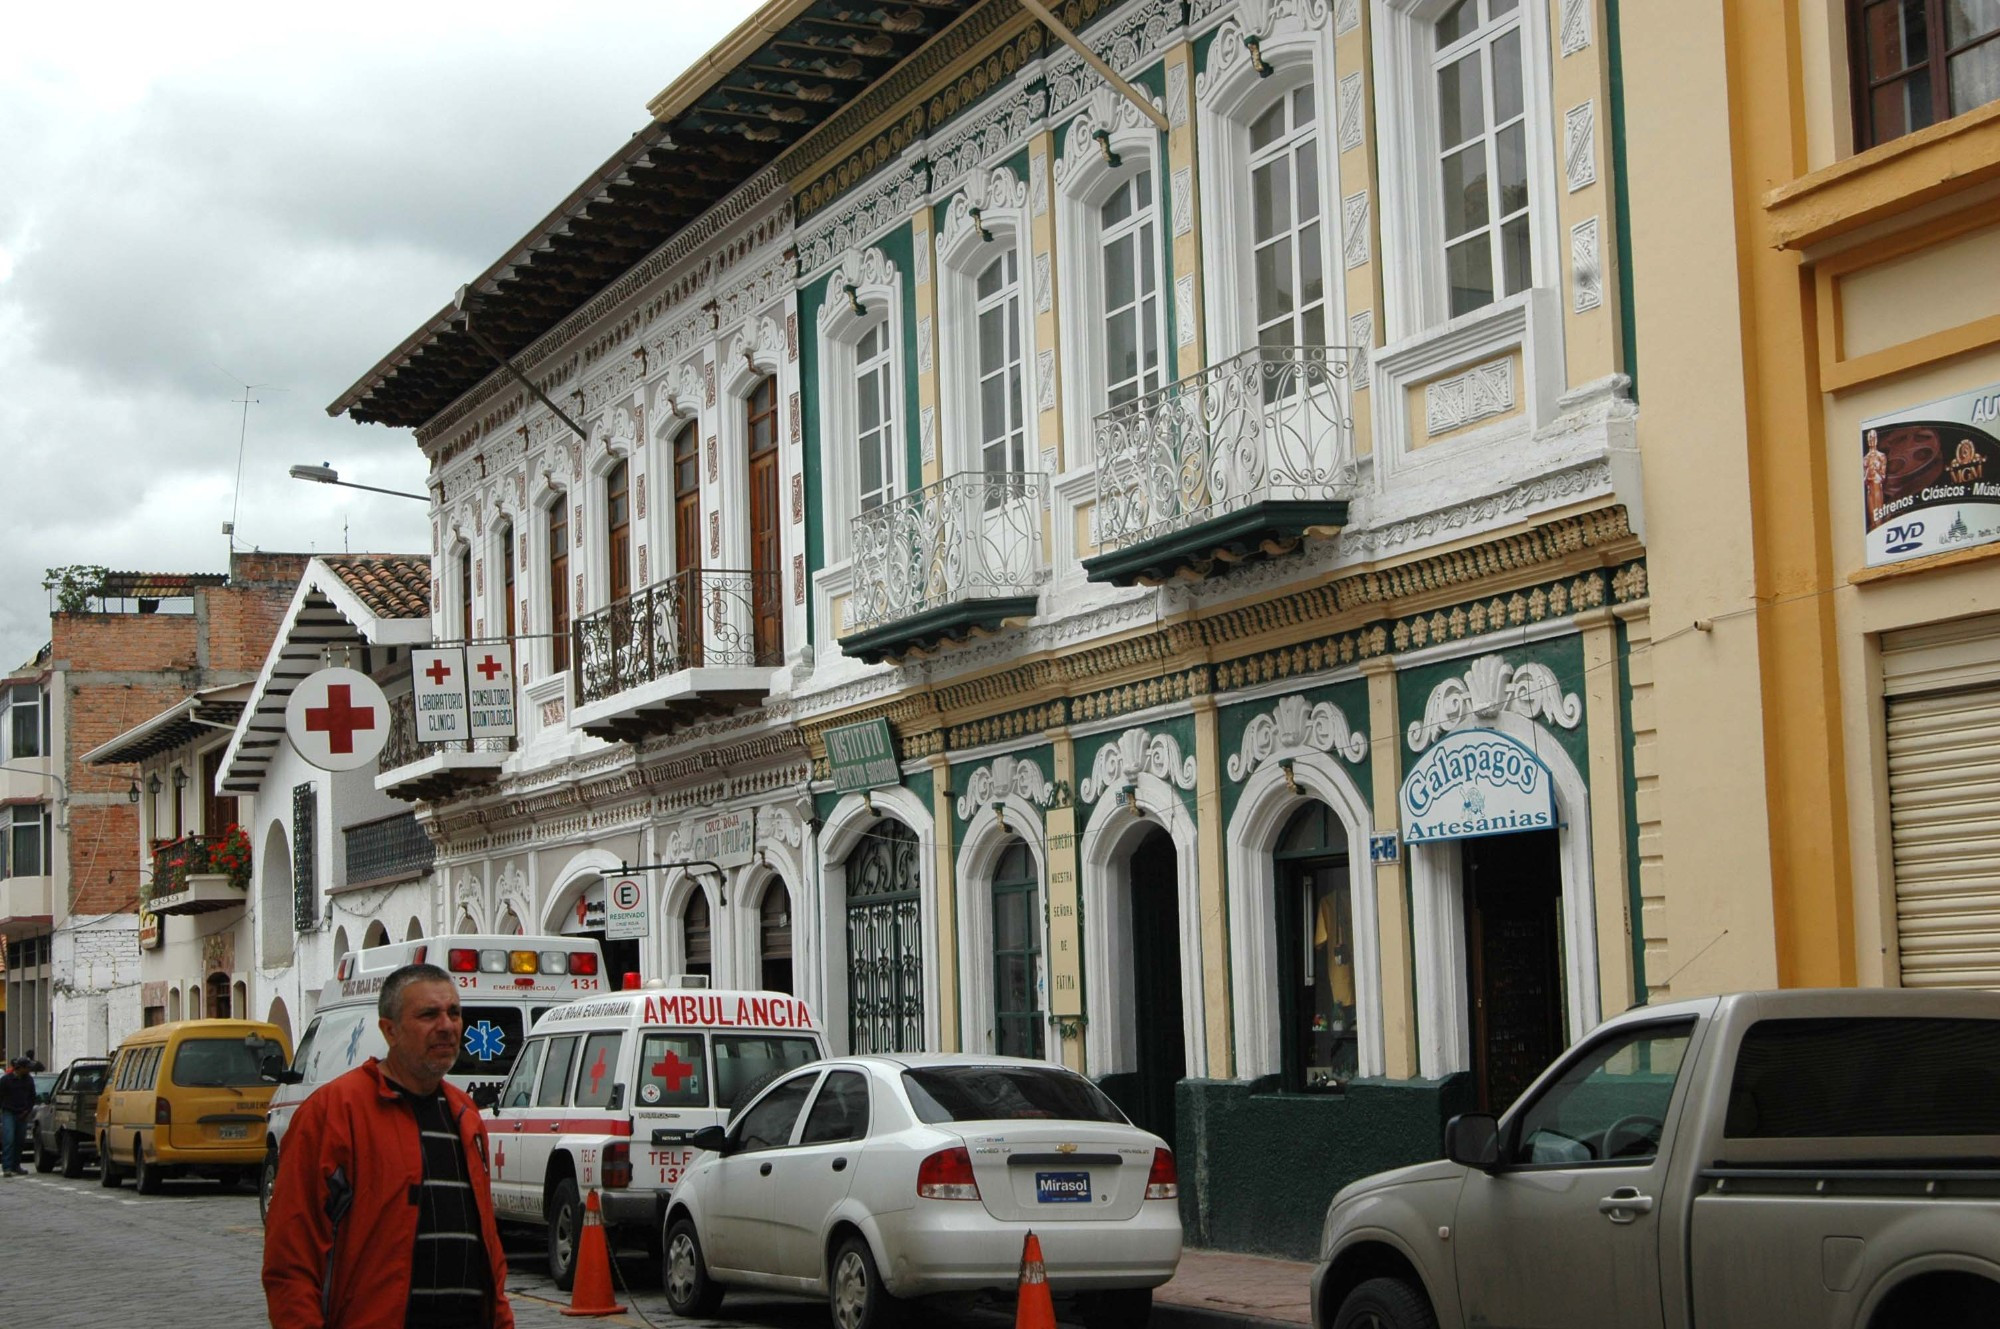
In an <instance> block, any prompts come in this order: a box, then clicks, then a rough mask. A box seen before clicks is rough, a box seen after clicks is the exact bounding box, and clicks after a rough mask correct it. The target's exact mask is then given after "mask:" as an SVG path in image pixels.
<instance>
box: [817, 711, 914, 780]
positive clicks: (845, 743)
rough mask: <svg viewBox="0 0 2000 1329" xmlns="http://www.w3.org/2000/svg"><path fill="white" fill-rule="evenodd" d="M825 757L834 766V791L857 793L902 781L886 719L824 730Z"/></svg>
mask: <svg viewBox="0 0 2000 1329" xmlns="http://www.w3.org/2000/svg"><path fill="white" fill-rule="evenodd" d="M826 759H827V763H828V765H830V766H832V768H833V788H834V792H836V793H841V794H858V793H860V792H861V791H862V790H864V789H881V788H883V787H885V786H887V785H894V784H901V783H902V782H903V772H902V769H901V768H900V767H898V766H897V765H896V741H895V739H893V738H891V737H890V735H889V722H888V721H887V720H863V721H862V722H861V723H859V724H846V725H841V726H840V727H839V728H837V729H829V730H827V731H826Z"/></svg>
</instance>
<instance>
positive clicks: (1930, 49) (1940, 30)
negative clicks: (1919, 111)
mask: <svg viewBox="0 0 2000 1329" xmlns="http://www.w3.org/2000/svg"><path fill="white" fill-rule="evenodd" d="M1880 3H1895V0H1847V81H1848V90H1849V104H1850V110H1851V112H1852V114H1853V117H1854V150H1855V151H1856V152H1866V151H1867V150H1868V149H1869V148H1874V147H1880V146H1881V145H1882V144H1884V143H1893V142H1895V141H1896V140H1897V139H1899V138H1906V137H1908V136H1909V135H1911V134H1914V133H1916V132H1917V131H1918V130H1920V129H1927V128H1929V127H1930V126H1929V125H1911V126H1910V127H1908V128H1907V129H1904V130H1902V131H1901V132H1899V133H1895V134H1891V135H1889V136H1887V137H1886V138H1885V137H1877V135H1876V132H1875V112H1874V99H1873V97H1872V95H1871V94H1873V93H1874V92H1875V90H1876V89H1878V88H1884V87H1888V86H1889V85H1891V84H1893V83H1898V82H1901V81H1903V80H1905V79H1908V78H1910V77H1912V76H1913V75H1914V74H1915V73H1917V72H1918V71H1919V70H1923V71H1927V72H1928V73H1929V74H1930V76H1931V119H1930V124H1932V125H1941V124H1943V123H1944V122H1945V121H1947V120H1950V119H1953V118H1955V117H1956V116H1958V115H1960V114H1962V112H1957V111H1954V110H1952V109H1951V61H1952V57H1953V56H1957V55H1963V54H1965V53H1966V52H1967V51H1970V50H1973V49H1974V48H1976V47H1980V46H1985V45H1988V44H1989V43H1993V42H2000V28H1996V29H1995V30H1994V31H1992V32H1986V33H1981V34H1980V35H1979V36H1977V37H1974V38H1973V39H1972V40H1971V41H1968V42H1965V43H1963V44H1962V45H1959V46H1956V47H1953V46H1945V47H1943V48H1942V49H1939V47H1938V43H1939V42H1940V41H1942V40H1945V32H1946V27H1945V6H1946V4H1947V3H1948V0H1924V28H1925V36H1926V46H1925V51H1924V58H1923V59H1922V60H1920V61H1918V62H1917V63H1915V64H1910V65H1905V66H1904V67H1903V68H1901V69H1899V70H1897V71H1896V72H1895V73H1893V74H1890V75H1887V76H1886V77H1883V78H1880V79H1876V78H1872V77H1871V76H1870V74H1869V71H1868V24H1867V15H1868V10H1869V8H1870V7H1871V6H1872V5H1875V4H1880ZM1983 104H1985V103H1982V105H1983Z"/></svg>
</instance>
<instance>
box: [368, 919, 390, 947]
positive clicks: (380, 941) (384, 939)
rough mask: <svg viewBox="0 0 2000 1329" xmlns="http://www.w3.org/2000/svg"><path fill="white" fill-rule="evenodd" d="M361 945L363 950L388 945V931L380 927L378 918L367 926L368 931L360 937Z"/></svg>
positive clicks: (380, 923) (380, 922) (380, 921)
mask: <svg viewBox="0 0 2000 1329" xmlns="http://www.w3.org/2000/svg"><path fill="white" fill-rule="evenodd" d="M361 944H362V946H363V947H364V948H366V947H374V946H387V945H388V944H389V929H388V928H386V927H384V926H383V925H382V920H380V919H379V918H378V919H376V920H375V921H374V922H373V923H370V924H369V925H368V931H367V932H366V933H365V934H363V935H362V938H361Z"/></svg>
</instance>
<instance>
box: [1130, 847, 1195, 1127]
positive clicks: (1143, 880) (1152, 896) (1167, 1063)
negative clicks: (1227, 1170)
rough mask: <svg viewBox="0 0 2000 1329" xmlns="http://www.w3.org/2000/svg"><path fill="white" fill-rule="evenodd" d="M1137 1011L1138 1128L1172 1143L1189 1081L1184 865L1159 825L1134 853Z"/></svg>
mask: <svg viewBox="0 0 2000 1329" xmlns="http://www.w3.org/2000/svg"><path fill="white" fill-rule="evenodd" d="M1129 880H1130V882H1131V891H1132V910H1131V917H1132V935H1131V938H1130V944H1131V948H1132V949H1131V956H1132V963H1131V966H1130V972H1131V975H1132V1006H1131V1009H1132V1010H1133V1012H1134V1013H1135V1015H1136V1016H1137V1018H1136V1020H1135V1025H1136V1029H1135V1033H1136V1034H1137V1036H1138V1048H1137V1051H1138V1065H1137V1072H1138V1073H1137V1077H1136V1078H1137V1084H1136V1086H1135V1092H1134V1094H1133V1099H1132V1102H1131V1103H1130V1105H1129V1108H1128V1110H1129V1111H1130V1115H1131V1117H1132V1122H1133V1124H1134V1125H1136V1126H1139V1127H1141V1128H1143V1129H1145V1130H1149V1131H1151V1132H1153V1134H1155V1135H1157V1136H1159V1137H1161V1138H1162V1139H1164V1140H1165V1141H1166V1142H1167V1143H1168V1144H1169V1145H1172V1144H1173V1143H1174V1087H1175V1086H1176V1085H1178V1084H1179V1083H1180V1082H1181V1081H1182V1080H1183V1079H1185V1078H1186V1076H1187V1030H1186V1024H1185V1021H1184V1019H1183V1016H1182V1006H1181V901H1180V864H1179V861H1178V855H1177V854H1176V853H1175V850H1174V841H1173V837H1172V836H1170V835H1168V834H1167V833H1166V832H1165V831H1164V830H1160V829H1158V828H1154V829H1152V830H1149V831H1147V832H1146V835H1145V838H1144V839H1142V840H1140V841H1139V843H1138V845H1137V846H1136V847H1135V848H1134V849H1133V850H1132V858H1131V866H1130V868H1129Z"/></svg>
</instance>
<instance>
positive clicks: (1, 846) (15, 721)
mask: <svg viewBox="0 0 2000 1329" xmlns="http://www.w3.org/2000/svg"><path fill="white" fill-rule="evenodd" d="M49 654H50V648H49V647H47V646H44V647H43V648H42V649H41V650H39V651H37V652H36V653H35V658H34V659H32V660H30V661H28V662H27V663H25V664H24V665H22V666H21V668H19V669H17V670H15V671H14V672H13V673H11V674H9V675H7V676H6V677H5V678H4V679H0V938H4V943H0V1022H4V1023H0V1056H5V1057H7V1058H10V1059H11V1058H13V1057H15V1056H18V1055H20V1054H21V1053H24V1052H27V1051H29V1050H30V1049H32V1050H33V1051H34V1052H35V1054H36V1056H37V1057H39V1058H40V1059H41V1060H42V1061H43V1062H44V1063H45V1064H53V1063H49V1052H50V1050H51V1049H52V1048H53V1043H52V1041H51V1038H50V1034H51V1032H52V1030H53V1021H52V1016H51V1006H50V1002H51V1000H52V997H53V991H52V985H53V982H54V978H55V966H54V964H53V963H52V961H51V956H52V954H53V951H54V946H53V943H52V942H51V941H50V937H51V935H52V933H53V932H54V928H55V917H56V901H58V900H63V899H66V898H67V897H68V884H69V852H68V844H69V822H68V820H67V818H65V817H63V816H58V815H57V813H58V811H60V810H61V809H62V808H63V807H64V804H65V800H64V798H63V790H64V789H65V788H66V787H67V786H66V783H65V781H64V779H63V774H62V770H61V768H60V764H59V763H58V761H57V760H56V756H55V754H56V753H57V752H59V751H60V750H61V748H62V731H61V726H60V723H59V720H58V715H57V712H58V709H59V708H58V706H57V704H56V702H55V701H54V700H53V699H52V697H51V694H50V691H49V686H48V684H49Z"/></svg>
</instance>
